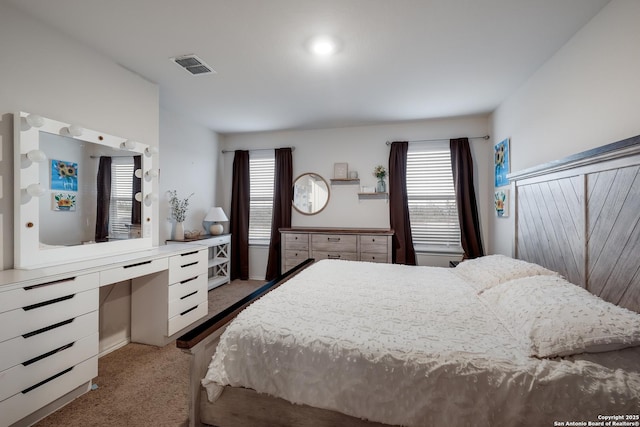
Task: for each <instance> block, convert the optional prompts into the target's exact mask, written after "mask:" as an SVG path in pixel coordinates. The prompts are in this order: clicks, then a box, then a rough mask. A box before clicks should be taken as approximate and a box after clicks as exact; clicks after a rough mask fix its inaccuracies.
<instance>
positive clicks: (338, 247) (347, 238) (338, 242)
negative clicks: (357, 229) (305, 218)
mask: <svg viewBox="0 0 640 427" xmlns="http://www.w3.org/2000/svg"><path fill="white" fill-rule="evenodd" d="M357 241H358V236H356V235H349V234H313V235H312V236H311V248H312V250H313V252H314V253H315V252H316V251H322V252H354V253H355V252H357V247H358V243H357Z"/></svg>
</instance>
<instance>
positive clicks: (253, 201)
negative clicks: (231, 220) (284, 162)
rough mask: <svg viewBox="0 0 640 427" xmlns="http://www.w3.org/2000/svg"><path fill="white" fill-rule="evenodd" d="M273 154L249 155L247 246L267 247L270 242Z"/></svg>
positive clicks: (269, 152) (255, 152)
mask: <svg viewBox="0 0 640 427" xmlns="http://www.w3.org/2000/svg"><path fill="white" fill-rule="evenodd" d="M274 174H275V152H274V151H272V150H266V151H252V152H250V154H249V183H250V189H249V244H264V245H267V244H269V242H270V241H271V215H272V212H273V180H274Z"/></svg>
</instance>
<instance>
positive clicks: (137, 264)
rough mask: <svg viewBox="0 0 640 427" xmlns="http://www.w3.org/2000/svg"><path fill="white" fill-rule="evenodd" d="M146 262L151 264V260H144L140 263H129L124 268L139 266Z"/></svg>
mask: <svg viewBox="0 0 640 427" xmlns="http://www.w3.org/2000/svg"><path fill="white" fill-rule="evenodd" d="M145 264H151V261H142V262H139V263H136V264H129V265H125V266H124V267H122V268H131V267H139V266H141V265H145Z"/></svg>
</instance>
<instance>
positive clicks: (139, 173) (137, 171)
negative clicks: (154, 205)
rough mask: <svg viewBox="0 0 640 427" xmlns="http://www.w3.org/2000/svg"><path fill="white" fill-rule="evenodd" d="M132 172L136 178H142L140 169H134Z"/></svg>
mask: <svg viewBox="0 0 640 427" xmlns="http://www.w3.org/2000/svg"><path fill="white" fill-rule="evenodd" d="M133 174H134V175H135V176H136V178H142V169H136V171H135V172H134V173H133ZM138 201H140V200H138Z"/></svg>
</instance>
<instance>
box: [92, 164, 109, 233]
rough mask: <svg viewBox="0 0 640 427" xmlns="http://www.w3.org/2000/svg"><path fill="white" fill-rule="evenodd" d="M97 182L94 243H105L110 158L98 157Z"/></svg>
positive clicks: (107, 230) (107, 224)
mask: <svg viewBox="0 0 640 427" xmlns="http://www.w3.org/2000/svg"><path fill="white" fill-rule="evenodd" d="M97 181H98V188H97V190H98V197H97V200H96V207H97V212H96V233H95V240H96V242H106V241H107V236H108V235H109V206H110V204H111V157H108V156H101V157H100V161H99V163H98V178H97Z"/></svg>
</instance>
